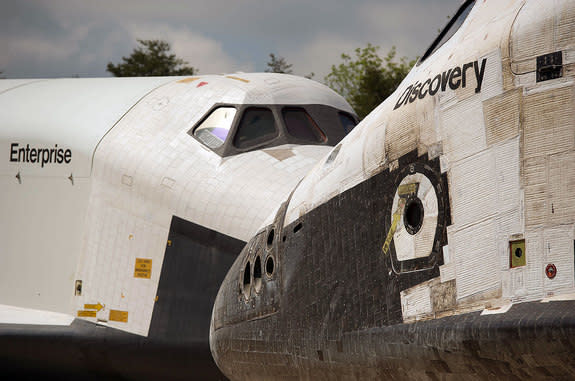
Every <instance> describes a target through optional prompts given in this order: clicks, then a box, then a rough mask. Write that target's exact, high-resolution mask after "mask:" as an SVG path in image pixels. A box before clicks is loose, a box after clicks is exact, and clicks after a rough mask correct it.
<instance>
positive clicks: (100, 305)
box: [84, 302, 104, 311]
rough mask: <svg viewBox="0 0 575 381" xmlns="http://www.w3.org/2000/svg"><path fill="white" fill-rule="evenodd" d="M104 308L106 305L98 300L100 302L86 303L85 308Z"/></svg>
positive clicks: (98, 309)
mask: <svg viewBox="0 0 575 381" xmlns="http://www.w3.org/2000/svg"><path fill="white" fill-rule="evenodd" d="M102 308H104V306H103V305H102V304H101V303H100V302H98V304H84V309H85V310H96V311H100V310H101V309H102Z"/></svg>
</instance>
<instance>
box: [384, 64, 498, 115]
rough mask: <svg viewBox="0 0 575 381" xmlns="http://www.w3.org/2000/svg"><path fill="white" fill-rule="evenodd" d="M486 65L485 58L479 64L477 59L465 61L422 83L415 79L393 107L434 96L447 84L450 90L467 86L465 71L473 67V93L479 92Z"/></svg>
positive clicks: (444, 89)
mask: <svg viewBox="0 0 575 381" xmlns="http://www.w3.org/2000/svg"><path fill="white" fill-rule="evenodd" d="M486 66H487V58H484V59H483V60H482V61H481V65H480V64H479V61H478V60H476V61H473V62H468V63H465V64H463V65H462V66H456V67H453V68H451V69H448V70H446V71H444V72H442V73H439V74H437V75H436V76H434V77H432V78H428V79H426V80H425V82H423V83H420V82H419V81H416V82H415V83H414V84H411V85H409V86H408V87H407V88H406V89H405V90H404V91H403V93H402V94H401V96H400V97H399V99H398V100H397V103H396V104H395V107H394V108H393V109H394V110H397V109H398V108H400V107H401V106H405V105H406V104H408V103H413V102H415V101H416V100H418V99H424V98H425V97H426V96H427V95H431V96H434V95H435V94H437V93H438V92H439V91H441V92H444V91H446V90H447V85H449V88H450V89H451V90H457V89H459V88H460V87H461V88H465V87H466V86H467V71H468V70H469V69H471V68H473V71H472V72H471V73H473V74H475V80H476V83H477V87H476V88H475V93H480V92H481V86H482V85H483V78H484V77H485V67H486Z"/></svg>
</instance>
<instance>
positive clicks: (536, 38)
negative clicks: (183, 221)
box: [210, 0, 575, 380]
mask: <svg viewBox="0 0 575 381" xmlns="http://www.w3.org/2000/svg"><path fill="white" fill-rule="evenodd" d="M574 65H575V1H572V0H553V1H548V0H481V1H480V0H477V1H474V0H468V1H465V2H464V3H463V4H462V6H461V7H460V8H459V9H458V11H457V12H456V14H455V16H454V17H453V18H451V19H450V21H449V23H448V25H447V26H446V28H445V29H444V30H443V31H442V32H441V33H440V35H439V36H438V37H437V39H436V40H435V41H434V42H433V43H432V45H431V46H430V48H429V49H428V50H427V51H426V52H425V54H424V55H423V56H422V57H421V59H420V60H419V62H418V63H417V65H416V66H415V67H414V68H413V69H412V71H411V72H410V73H409V75H408V76H407V77H406V78H405V80H404V81H403V83H402V84H401V85H400V86H399V88H398V89H397V91H396V92H395V93H394V94H393V95H392V96H391V97H389V98H388V99H387V100H386V101H384V102H383V103H382V104H381V105H380V106H379V107H378V108H376V109H375V110H374V111H373V112H372V113H371V114H370V115H368V116H367V117H366V118H365V119H364V120H363V121H362V122H361V123H360V124H359V125H358V126H357V127H356V128H355V129H354V130H353V131H352V132H351V133H350V134H349V135H348V136H346V137H345V138H344V139H343V140H342V141H341V142H340V143H339V144H337V145H336V146H335V147H334V148H333V149H332V150H331V152H330V153H329V154H327V155H326V156H325V157H324V158H323V159H321V161H320V163H319V164H317V165H316V166H315V167H314V168H313V169H312V170H311V171H310V172H309V173H308V174H307V175H306V177H305V178H304V179H303V180H302V181H301V183H299V184H298V186H297V187H296V188H295V189H294V190H293V192H291V194H290V195H289V196H288V197H287V198H286V199H285V200H284V202H283V204H282V206H281V208H279V210H278V211H277V212H276V213H275V215H274V216H273V217H270V218H269V221H270V224H269V225H268V226H267V227H265V228H263V229H260V230H259V232H258V234H256V235H255V236H254V237H253V238H252V239H251V240H250V241H249V242H248V244H247V245H246V246H245V248H244V249H243V251H242V254H241V255H240V256H239V257H238V258H237V259H236V261H235V263H234V264H233V266H232V267H231V269H230V271H229V272H228V274H227V276H226V278H225V280H224V283H223V284H222V286H221V288H220V290H219V292H218V296H217V298H216V302H215V305H214V309H213V313H212V323H211V330H210V346H211V350H212V354H213V355H214V358H215V360H216V363H217V364H218V366H219V367H220V369H221V370H222V372H223V373H224V374H225V375H226V376H227V377H228V378H230V379H231V380H271V379H273V380H279V379H281V380H288V379H289V380H295V379H298V380H320V379H326V380H327V379H328V380H368V379H377V380H381V379H393V380H399V379H409V380H413V379H417V380H424V379H429V380H437V379H573V378H575V365H574V364H575V351H574V350H573V348H575V269H574V262H575V261H574V259H575V257H574V246H575V107H574V106H575V98H574V97H575V91H574V89H575V88H574V71H573V69H574V67H575V66H574Z"/></svg>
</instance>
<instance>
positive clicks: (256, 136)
mask: <svg viewBox="0 0 575 381" xmlns="http://www.w3.org/2000/svg"><path fill="white" fill-rule="evenodd" d="M276 135H277V128H276V122H275V119H274V114H273V113H272V112H271V110H269V109H267V108H259V107H258V108H256V107H252V108H248V109H247V110H246V111H245V112H244V115H243V117H242V121H241V122H240V126H239V127H238V131H237V133H236V136H235V138H234V145H235V146H236V147H238V148H246V147H251V146H253V145H256V144H260V143H263V142H265V141H267V140H271V139H273V138H274V137H275V136H276Z"/></svg>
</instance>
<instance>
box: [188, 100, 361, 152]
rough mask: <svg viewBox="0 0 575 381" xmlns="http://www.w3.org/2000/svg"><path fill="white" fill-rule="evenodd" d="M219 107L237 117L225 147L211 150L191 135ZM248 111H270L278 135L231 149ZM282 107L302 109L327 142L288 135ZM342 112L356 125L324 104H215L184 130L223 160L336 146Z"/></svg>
mask: <svg viewBox="0 0 575 381" xmlns="http://www.w3.org/2000/svg"><path fill="white" fill-rule="evenodd" d="M220 107H233V108H235V109H236V115H235V116H234V119H233V121H232V126H231V128H230V130H229V132H228V135H227V137H226V140H225V142H224V144H222V145H221V146H219V147H217V148H210V147H209V146H208V145H206V144H205V143H204V142H203V141H202V140H200V139H199V138H198V137H197V136H195V135H194V132H195V131H196V129H197V128H198V127H200V126H201V125H202V123H203V122H204V121H205V120H206V119H207V118H208V117H209V116H210V115H211V113H212V112H213V111H214V110H215V109H217V108H220ZM249 108H267V109H269V110H271V112H272V114H273V115H274V120H275V126H276V131H277V134H276V135H275V136H274V137H273V138H272V139H265V140H264V141H261V142H257V144H254V145H250V146H248V147H244V148H237V147H236V146H234V144H233V143H234V139H235V137H236V134H237V132H238V128H239V125H240V122H241V119H242V118H243V116H244V112H245V111H246V110H247V109H249ZM284 108H302V109H304V110H305V112H306V113H307V114H308V115H309V116H310V117H311V118H312V120H313V121H314V122H315V124H316V126H317V127H318V128H319V129H320V131H321V132H322V133H323V134H324V135H325V137H326V141H325V142H322V143H319V142H317V143H314V142H310V141H308V140H304V139H298V138H296V137H293V136H292V135H290V134H289V133H288V131H287V126H286V125H285V123H284V120H283V115H282V110H283V109H284ZM340 112H343V113H345V114H346V115H349V116H350V117H351V118H352V119H353V120H355V121H356V123H357V122H358V118H357V116H356V115H355V114H351V113H349V112H347V111H344V110H342V109H339V108H336V107H334V106H329V105H326V104H292V103H285V104H268V103H262V104H258V103H255V104H254V103H249V104H233V103H215V104H213V105H212V106H211V107H210V108H208V109H207V111H206V112H205V113H204V114H203V115H202V116H201V118H200V119H198V121H197V122H195V123H193V125H192V126H191V128H189V129H188V130H187V134H188V135H190V136H191V137H192V138H193V139H195V140H196V141H197V142H198V143H199V144H200V145H201V146H202V147H203V149H205V150H206V151H210V152H214V153H215V154H217V155H218V156H220V157H222V158H224V157H229V156H233V155H238V154H241V153H245V152H250V151H254V150H258V149H267V148H272V147H276V146H280V145H284V144H297V145H326V146H331V147H333V146H335V145H336V144H338V143H339V142H340V141H341V139H343V138H344V137H345V135H346V133H345V131H343V128H342V127H341V124H340V121H339V113H340Z"/></svg>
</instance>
